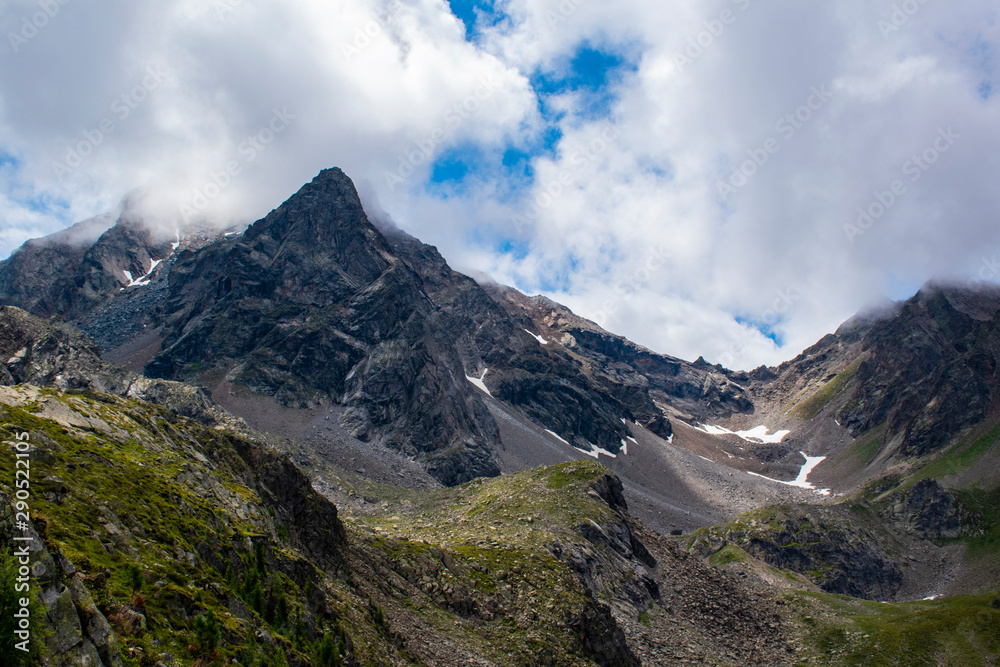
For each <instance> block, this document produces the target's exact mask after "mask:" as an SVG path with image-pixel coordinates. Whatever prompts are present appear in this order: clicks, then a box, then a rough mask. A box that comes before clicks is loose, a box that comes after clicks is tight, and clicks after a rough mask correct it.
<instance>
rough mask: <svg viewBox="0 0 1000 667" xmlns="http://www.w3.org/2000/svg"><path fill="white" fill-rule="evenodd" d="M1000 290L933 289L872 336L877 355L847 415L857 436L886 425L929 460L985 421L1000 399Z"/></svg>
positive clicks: (868, 344)
mask: <svg viewBox="0 0 1000 667" xmlns="http://www.w3.org/2000/svg"><path fill="white" fill-rule="evenodd" d="M998 314H1000V288H996V287H985V286H984V287H981V288H979V289H975V290H969V289H966V288H957V287H948V286H940V285H933V284H932V285H928V286H926V287H924V288H923V289H922V290H921V291H920V293H919V294H917V295H916V296H915V297H913V298H912V299H910V300H909V301H908V302H906V303H905V304H904V305H903V306H902V308H901V309H900V311H899V314H898V316H896V317H894V318H891V319H888V320H885V321H882V322H879V323H877V324H875V325H874V326H873V327H872V329H871V330H870V331H869V332H868V333H867V334H866V335H865V338H864V341H863V345H864V349H865V350H866V351H867V352H868V353H869V354H870V357H869V358H868V360H866V361H865V362H864V363H862V364H861V366H860V368H859V370H858V374H857V389H856V390H855V392H854V393H853V395H852V396H851V397H850V399H849V400H848V402H847V404H846V406H845V407H844V409H843V410H841V412H840V420H841V423H843V424H845V425H846V426H847V427H848V428H849V429H850V431H851V433H852V435H855V436H857V435H860V434H863V433H866V432H868V431H869V430H871V429H873V428H876V427H877V426H879V425H881V424H886V426H887V429H886V430H887V432H888V433H889V434H902V436H903V439H902V443H901V444H900V449H901V451H902V453H904V454H906V455H911V456H922V455H924V454H927V453H929V452H932V451H934V450H936V449H938V448H940V447H941V446H943V445H945V444H947V443H948V442H949V440H951V439H952V438H953V437H954V436H955V434H957V433H958V432H960V431H961V430H962V429H964V428H967V427H969V426H974V425H976V424H978V423H979V422H981V421H982V420H983V419H984V418H985V417H986V415H987V413H988V412H989V410H990V408H991V406H992V405H993V403H994V401H995V400H996V397H997V396H998V395H1000V376H998V374H997V367H998V361H1000V317H998Z"/></svg>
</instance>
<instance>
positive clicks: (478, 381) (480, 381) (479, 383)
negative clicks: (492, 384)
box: [465, 368, 493, 398]
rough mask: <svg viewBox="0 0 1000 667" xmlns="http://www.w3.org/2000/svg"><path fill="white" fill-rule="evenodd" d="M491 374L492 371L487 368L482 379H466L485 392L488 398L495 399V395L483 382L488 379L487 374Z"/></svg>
mask: <svg viewBox="0 0 1000 667" xmlns="http://www.w3.org/2000/svg"><path fill="white" fill-rule="evenodd" d="M489 372H490V369H488V368H487V369H486V370H484V371H483V376H482V377H481V378H474V377H470V376H468V375H466V376H465V379H466V380H468V381H469V382H471V383H472V384H474V385H476V386H477V387H479V388H480V389H482V390H483V391H485V392H486V394H487V396H489V397H490V398H493V394H491V393H490V390H489V389H487V388H486V383H485V382H483V380H485V379H486V374H487V373H489Z"/></svg>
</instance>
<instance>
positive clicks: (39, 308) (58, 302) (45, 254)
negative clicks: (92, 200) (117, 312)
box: [0, 204, 172, 320]
mask: <svg viewBox="0 0 1000 667" xmlns="http://www.w3.org/2000/svg"><path fill="white" fill-rule="evenodd" d="M109 226H110V229H107V231H104V232H103V233H102V234H100V236H99V237H98V238H97V240H96V241H93V242H92V244H91V243H88V241H89V240H90V237H92V236H94V235H95V234H96V233H98V232H99V231H100V230H101V229H102V228H107V227H109ZM171 252H172V244H171V243H169V242H164V241H156V240H154V237H153V234H152V233H151V232H150V231H149V230H148V229H146V228H145V227H144V226H143V225H142V223H141V222H140V220H139V219H138V216H137V214H135V213H133V212H132V211H131V210H130V209H129V208H128V207H127V204H126V208H125V211H124V212H123V213H122V214H121V215H120V216H119V217H118V219H117V223H116V224H114V225H113V226H111V225H110V218H109V216H100V217H98V218H94V219H93V220H88V221H86V222H82V223H80V224H79V225H76V226H75V227H72V228H70V229H67V230H65V231H64V232H60V233H58V234H55V235H53V236H51V237H48V238H45V239H39V240H34V241H29V242H28V243H26V244H25V245H24V246H23V247H22V248H20V249H19V250H18V251H17V252H15V253H14V254H13V255H12V256H11V258H10V259H9V260H7V261H5V262H3V263H2V264H0V303H4V304H8V305H12V306H17V307H19V308H21V309H23V310H26V311H28V312H30V313H31V314H33V315H39V316H41V317H49V316H51V315H55V314H58V315H61V316H62V317H64V318H65V319H67V320H73V319H79V318H81V317H84V316H86V315H87V314H88V313H90V312H91V311H93V310H94V309H95V308H98V307H100V306H102V305H105V304H107V303H108V302H109V301H111V299H113V298H114V297H115V296H116V295H117V294H118V292H120V291H121V290H122V289H123V288H125V287H127V286H128V285H130V284H131V283H133V282H134V281H138V280H139V279H140V278H144V279H148V278H150V277H152V276H151V274H152V273H153V272H154V271H155V269H157V268H158V265H159V263H160V262H162V260H164V259H165V258H166V257H168V256H169V255H170V253H171Z"/></svg>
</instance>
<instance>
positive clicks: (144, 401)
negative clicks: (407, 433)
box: [0, 308, 798, 666]
mask: <svg viewBox="0 0 1000 667" xmlns="http://www.w3.org/2000/svg"><path fill="white" fill-rule="evenodd" d="M0 345H3V348H4V354H6V353H7V351H8V350H9V349H12V348H14V347H18V346H21V348H22V349H27V350H28V352H26V353H25V354H24V355H22V359H21V360H20V361H18V362H16V363H15V364H14V368H13V371H12V372H11V373H10V374H9V375H13V374H15V373H16V374H17V380H19V381H18V382H16V384H12V383H11V382H9V381H8V382H7V383H5V384H4V385H3V386H0V411H2V416H3V423H4V425H3V427H2V429H3V436H4V437H5V438H9V439H13V438H14V437H15V435H16V434H18V433H27V434H28V439H27V440H26V442H29V443H30V461H31V469H32V471H33V474H34V477H35V486H34V487H33V491H32V493H33V495H32V503H31V507H32V509H31V513H32V517H33V518H34V521H33V525H32V527H31V529H30V530H28V531H27V533H28V534H29V536H30V537H31V541H30V545H31V546H30V550H31V552H32V554H33V556H32V558H33V562H34V563H35V566H34V570H33V571H34V572H35V575H36V579H35V581H36V585H37V586H38V587H39V590H40V593H39V596H38V597H39V601H40V604H41V607H40V608H38V609H36V610H35V613H36V617H35V625H34V626H33V628H34V632H35V633H36V635H35V636H36V637H38V638H39V639H37V640H36V641H39V642H44V646H43V647H42V651H41V655H40V657H41V658H42V659H43V660H44V664H47V665H77V664H90V665H94V666H96V665H142V664H154V663H156V662H157V661H159V662H160V663H162V664H184V665H187V664H199V665H204V664H223V663H226V664H228V663H230V661H236V662H238V663H239V664H244V665H257V664H264V663H265V662H266V663H267V664H289V665H361V664H385V665H396V664H399V665H402V664H414V663H416V664H439V665H446V664H448V665H450V664H455V663H456V661H457V660H464V661H470V662H472V663H475V664H490V665H514V664H551V665H595V664H596V665H607V666H611V665H615V666H617V665H639V664H642V663H641V661H640V657H639V656H643V657H644V658H645V659H646V660H647V661H648V660H654V661H658V660H661V659H672V658H673V657H676V658H678V659H679V658H684V659H692V660H698V659H709V660H719V659H725V658H727V657H728V656H732V657H734V658H736V659H738V660H739V661H740V662H741V663H742V664H773V662H774V660H773V656H775V655H778V654H786V653H787V654H789V655H791V654H794V652H795V651H796V650H798V649H797V648H796V646H795V645H794V644H792V643H791V642H790V640H791V634H790V633H791V626H790V625H788V624H789V621H788V620H786V619H785V618H784V617H783V616H782V615H781V614H780V613H779V609H778V608H777V607H776V606H775V605H774V603H773V602H771V601H769V600H768V599H767V597H766V596H765V595H763V594H761V592H759V591H756V590H754V589H753V588H752V587H750V586H747V585H745V584H743V583H741V582H740V581H738V580H737V579H734V578H731V577H728V576H726V575H722V574H720V573H717V572H715V571H713V570H712V569H711V568H710V567H708V566H706V565H704V564H702V563H700V562H699V561H698V560H697V559H695V558H694V557H692V556H690V555H688V554H686V553H685V552H683V551H682V550H680V549H678V548H677V547H676V546H673V545H670V544H665V543H662V542H660V541H657V538H656V537H655V535H652V534H649V535H648V537H646V535H647V533H646V532H645V529H643V528H642V526H641V525H639V524H638V523H636V522H635V521H634V519H633V518H632V517H631V516H630V515H629V513H628V505H627V503H626V501H625V499H624V497H623V495H622V486H621V483H620V481H619V480H618V479H617V478H615V477H614V476H612V475H610V474H609V473H608V472H607V470H606V469H605V468H603V466H600V465H599V464H597V463H596V462H585V461H577V462H572V463H569V464H565V465H562V466H557V467H553V468H543V469H537V470H534V471H530V472H528V473H522V474H519V475H511V476H506V477H502V478H498V479H494V480H477V481H474V482H472V483H470V484H466V485H463V486H461V487H459V488H455V489H440V490H437V491H432V492H426V491H425V492H417V491H405V490H399V492H397V493H396V494H393V495H392V496H391V497H389V496H387V497H385V501H382V502H381V504H377V505H376V508H371V507H367V505H369V503H368V501H367V498H368V497H369V494H370V493H371V490H369V489H364V488H358V487H357V486H356V485H357V484H359V483H360V482H359V481H358V480H353V481H352V479H351V477H350V476H348V475H346V474H343V473H341V474H340V477H339V478H338V479H330V480H328V482H331V483H335V484H337V485H338V486H340V487H341V488H345V487H351V488H355V489H357V491H358V495H357V496H354V498H355V500H354V502H353V503H352V502H348V503H347V513H346V517H347V518H346V519H345V518H344V517H345V515H343V514H342V513H341V512H339V511H338V508H337V507H336V506H335V505H334V504H332V503H331V502H330V501H329V500H327V499H326V498H324V497H323V496H321V495H320V494H319V493H317V492H316V491H315V490H314V489H313V488H312V485H311V484H310V483H309V481H308V479H307V478H306V477H305V476H304V475H303V474H302V473H301V472H300V471H299V469H298V468H297V467H296V466H295V465H293V464H292V462H291V461H290V460H289V459H288V458H287V456H285V455H283V454H281V453H280V450H282V449H284V448H287V447H288V446H289V445H288V443H286V442H284V441H282V440H281V439H275V438H271V437H268V436H265V435H264V434H260V433H258V432H255V431H253V430H252V429H249V428H248V427H247V426H246V425H245V424H244V423H242V422H240V421H239V420H237V419H234V418H232V417H231V416H228V415H226V414H225V413H224V412H223V411H222V410H221V409H220V408H219V407H218V406H216V405H214V404H213V403H211V401H210V400H208V399H207V398H206V397H205V396H204V395H203V394H201V393H200V392H198V391H197V390H196V389H194V388H191V387H185V386H183V385H176V384H173V383H164V382H163V381H152V380H146V379H145V378H141V377H139V376H135V375H132V374H128V373H125V372H123V371H121V370H120V369H115V368H113V367H110V366H107V365H105V364H103V363H102V362H101V361H100V360H99V359H98V358H97V357H96V355H95V354H94V350H93V347H92V346H87V342H86V339H84V338H82V337H81V336H80V335H79V334H74V333H73V332H72V331H70V330H68V329H67V328H66V327H65V326H52V325H49V324H47V323H45V322H43V321H41V320H38V319H36V318H33V317H31V316H29V315H27V314H26V313H24V312H23V311H19V310H16V309H13V308H7V309H5V310H4V311H3V326H2V328H0ZM80 345H82V347H80V348H79V349H77V346H80ZM73 350H76V354H75V355H74V354H70V352H72V351H73ZM52 373H56V375H52ZM123 379H124V380H126V381H125V382H122V380H123ZM28 380H31V381H33V382H37V383H39V384H33V383H32V382H29V381H28ZM52 380H56V382H55V383H53V382H50V381H52ZM59 382H65V385H63V386H64V387H72V389H68V390H61V389H58V388H56V387H55V386H53V384H55V385H58V384H59ZM97 383H99V386H98V384H97ZM157 384H159V385H161V388H160V390H159V391H156V392H148V393H147V395H146V396H145V397H139V394H138V393H136V391H135V390H134V388H135V387H136V386H139V385H146V386H152V385H157ZM43 385H47V386H43ZM100 388H103V391H101V390H99V389H100ZM192 402H193V403H197V404H198V405H197V408H198V409H192V408H191V403H192ZM185 412H187V413H189V414H192V415H194V418H192V417H188V416H185V414H184V413H185ZM22 439H23V438H22ZM0 458H2V459H3V460H4V462H5V465H9V466H11V467H12V466H13V461H14V450H13V449H11V448H4V449H3V451H2V452H0ZM12 496H13V489H12V487H11V486H9V485H7V484H6V483H4V485H3V486H2V487H0V501H2V504H0V509H2V510H4V511H2V512H0V518H2V519H3V521H4V522H5V525H6V529H5V531H4V538H3V539H4V540H7V539H8V536H9V535H11V534H12V533H11V528H12V524H11V522H12V516H13V513H12V512H7V511H6V510H7V509H8V508H9V506H10V503H11V502H12ZM646 539H648V540H649V546H647V545H646V544H645V542H644V540H646ZM3 546H4V547H5V548H9V546H10V545H9V544H8V543H6V542H4V543H3ZM3 567H4V568H6V567H8V565H7V562H6V561H4V564H3ZM723 597H724V598H726V599H727V600H728V603H727V606H726V609H725V610H724V611H722V610H716V608H715V607H713V606H711V604H710V603H709V602H707V601H709V600H712V599H719V598H723ZM661 605H666V606H668V607H669V609H670V611H669V612H668V613H666V612H663V611H661V610H660V607H661ZM654 607H655V608H654ZM643 619H647V620H643ZM650 619H651V620H650ZM786 626H787V627H786ZM649 627H657V628H659V629H660V631H661V632H662V634H663V637H662V639H658V640H657V641H655V642H645V641H643V640H642V636H643V634H644V633H645V632H646V631H647V628H649ZM669 628H676V629H677V630H678V631H677V632H670V631H668V629H669ZM10 655H11V654H10V653H5V654H4V659H7V658H9V657H10Z"/></svg>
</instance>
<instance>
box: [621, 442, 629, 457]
mask: <svg viewBox="0 0 1000 667" xmlns="http://www.w3.org/2000/svg"><path fill="white" fill-rule="evenodd" d="M622 456H628V442H627V441H625V440H622Z"/></svg>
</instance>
